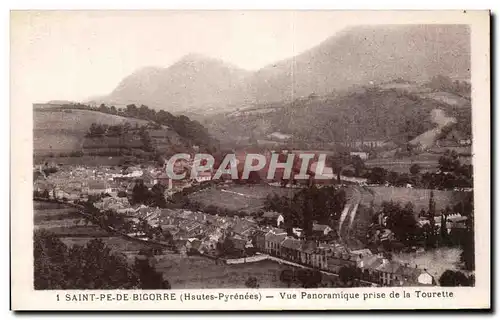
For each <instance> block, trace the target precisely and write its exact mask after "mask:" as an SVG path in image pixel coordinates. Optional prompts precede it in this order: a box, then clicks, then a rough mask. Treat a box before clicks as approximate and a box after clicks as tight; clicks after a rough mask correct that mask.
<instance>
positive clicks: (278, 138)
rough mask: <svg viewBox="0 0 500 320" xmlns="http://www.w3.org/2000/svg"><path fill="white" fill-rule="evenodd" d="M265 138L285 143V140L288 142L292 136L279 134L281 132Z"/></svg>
mask: <svg viewBox="0 0 500 320" xmlns="http://www.w3.org/2000/svg"><path fill="white" fill-rule="evenodd" d="M267 137H268V138H269V139H271V140H276V141H286V140H289V139H290V138H291V137H292V135H291V134H285V133H281V132H273V133H271V134H270V135H268V136H267Z"/></svg>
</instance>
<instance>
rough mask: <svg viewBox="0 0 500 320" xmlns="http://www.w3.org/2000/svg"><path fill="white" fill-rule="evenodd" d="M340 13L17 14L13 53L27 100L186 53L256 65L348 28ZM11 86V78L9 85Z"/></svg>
mask: <svg viewBox="0 0 500 320" xmlns="http://www.w3.org/2000/svg"><path fill="white" fill-rule="evenodd" d="M338 17H339V13H338V12H337V13H333V12H307V11H303V12H296V11H295V12H292V11H274V12H273V11H267V12H264V11H261V12H258V11H204V12H199V11H198V12H186V11H184V12H182V11H178V12H172V11H171V12H167V11H147V12H144V11H143V12H132V11H129V12H126V11H120V12H109V11H108V12H105V11H101V12H99V11H94V12H88V11H87V12H84V11H68V12H55V11H54V12H42V13H36V12H15V13H13V14H12V20H11V41H12V47H11V48H12V49H11V59H12V63H13V64H15V65H16V67H17V69H16V71H17V72H20V74H23V77H18V78H16V79H15V80H13V81H14V82H17V84H18V85H23V86H24V87H26V88H29V97H30V100H32V101H34V102H35V101H47V100H51V99H68V100H82V99H86V98H89V97H90V96H93V95H101V94H108V93H110V92H111V91H112V90H113V89H114V88H115V87H116V85H117V84H118V82H119V81H120V80H121V79H123V78H124V77H125V76H127V75H129V74H130V73H132V72H134V71H135V70H137V69H139V68H141V67H145V66H161V67H167V66H169V65H171V64H173V63H174V62H175V61H177V60H178V59H180V58H181V57H182V56H183V55H185V54H188V53H201V54H205V55H208V56H211V57H215V58H220V59H222V60H224V61H226V62H230V63H232V64H234V65H236V66H239V67H241V68H245V69H249V70H255V69H258V68H260V67H263V66H265V65H267V64H269V63H272V62H275V61H278V60H281V59H284V58H288V57H291V56H294V55H296V54H297V53H300V52H302V51H305V50H307V49H309V48H311V47H313V46H315V45H317V44H319V43H320V42H321V41H323V40H325V39H326V38H328V37H329V36H331V35H333V34H334V33H335V32H337V31H339V30H340V29H343V28H345V27H346V25H347V24H346V22H345V20H344V22H339V19H338ZM14 85H16V83H14Z"/></svg>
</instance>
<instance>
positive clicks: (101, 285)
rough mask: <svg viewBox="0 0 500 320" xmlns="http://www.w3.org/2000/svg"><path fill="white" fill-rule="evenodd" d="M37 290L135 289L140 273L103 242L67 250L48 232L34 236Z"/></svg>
mask: <svg viewBox="0 0 500 320" xmlns="http://www.w3.org/2000/svg"><path fill="white" fill-rule="evenodd" d="M34 260H35V261H34V285H35V289H37V290H39V289H134V288H138V284H139V283H138V278H137V274H136V273H135V272H134V270H132V269H131V268H130V267H129V266H128V265H127V263H126V261H125V260H124V259H123V258H122V257H121V256H117V255H115V254H113V253H112V252H111V250H110V249H109V248H108V247H107V246H106V245H105V244H104V243H103V242H102V240H100V239H94V240H91V241H89V242H88V243H87V244H86V245H85V246H79V245H74V246H73V247H71V248H68V247H67V246H66V245H65V244H64V243H63V242H62V241H61V240H60V239H59V238H58V237H56V236H55V235H54V234H52V233H49V232H47V231H43V230H42V231H36V232H35V235H34Z"/></svg>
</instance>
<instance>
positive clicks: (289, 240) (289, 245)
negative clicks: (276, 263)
mask: <svg viewBox="0 0 500 320" xmlns="http://www.w3.org/2000/svg"><path fill="white" fill-rule="evenodd" d="M301 248H302V241H300V240H298V239H295V238H293V237H286V238H285V239H284V240H283V242H281V257H282V258H283V259H286V260H290V261H293V262H298V263H300V261H301Z"/></svg>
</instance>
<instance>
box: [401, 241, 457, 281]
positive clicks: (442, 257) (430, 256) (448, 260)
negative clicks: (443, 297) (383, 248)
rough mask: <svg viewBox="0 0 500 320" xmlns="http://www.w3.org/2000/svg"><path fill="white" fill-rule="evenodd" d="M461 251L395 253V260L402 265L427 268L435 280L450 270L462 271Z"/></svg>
mask: <svg viewBox="0 0 500 320" xmlns="http://www.w3.org/2000/svg"><path fill="white" fill-rule="evenodd" d="M461 251H462V250H461V249H459V248H438V249H433V250H429V251H425V252H423V253H416V252H414V253H395V254H394V255H393V258H394V260H397V261H400V262H402V263H409V264H410V265H412V266H415V265H417V266H418V267H419V268H422V269H424V268H425V269H427V271H428V272H429V273H430V274H431V275H433V276H434V278H436V279H439V277H440V276H441V274H443V272H445V271H446V270H448V269H450V270H459V269H460V266H459V264H460V254H461ZM461 271H462V272H463V270H461Z"/></svg>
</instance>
